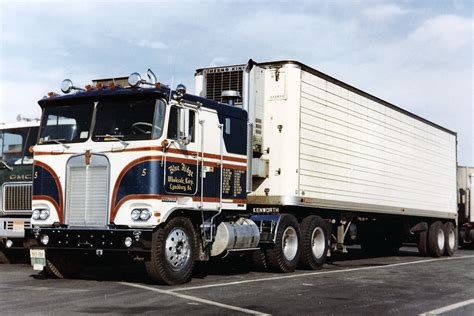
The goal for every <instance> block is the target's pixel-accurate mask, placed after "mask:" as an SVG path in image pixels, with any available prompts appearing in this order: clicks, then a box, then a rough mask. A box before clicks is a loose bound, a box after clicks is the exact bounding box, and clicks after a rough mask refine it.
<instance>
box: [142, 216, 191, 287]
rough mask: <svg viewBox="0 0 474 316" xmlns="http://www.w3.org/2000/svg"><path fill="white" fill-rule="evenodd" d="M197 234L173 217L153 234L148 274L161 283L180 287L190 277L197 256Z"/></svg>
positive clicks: (182, 218) (146, 263) (188, 221)
mask: <svg viewBox="0 0 474 316" xmlns="http://www.w3.org/2000/svg"><path fill="white" fill-rule="evenodd" d="M196 239H197V238H196V234H195V231H194V228H193V225H192V223H191V221H190V220H189V219H187V218H185V217H176V218H173V219H172V220H171V221H170V222H169V223H168V224H166V225H165V227H164V228H158V229H157V230H156V231H155V232H153V235H152V241H151V256H150V260H148V261H147V262H145V268H146V270H147V272H148V275H149V276H150V277H151V278H152V279H153V280H154V281H156V282H158V283H160V284H167V285H172V284H182V283H185V282H187V281H189V279H190V278H191V273H192V271H193V267H194V259H195V258H194V256H195V253H196V245H197V240H196Z"/></svg>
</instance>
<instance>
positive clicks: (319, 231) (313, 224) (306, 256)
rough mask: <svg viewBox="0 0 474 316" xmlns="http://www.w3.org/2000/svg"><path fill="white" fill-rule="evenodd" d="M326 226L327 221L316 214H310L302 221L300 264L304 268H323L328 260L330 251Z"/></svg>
mask: <svg viewBox="0 0 474 316" xmlns="http://www.w3.org/2000/svg"><path fill="white" fill-rule="evenodd" d="M326 226H327V225H326V222H325V221H324V220H323V219H322V218H321V217H319V216H316V215H312V216H308V217H306V218H305V219H304V220H303V221H302V222H301V241H302V242H301V256H300V264H301V266H302V267H303V268H306V269H311V270H317V269H321V267H322V266H323V265H324V263H325V262H326V256H327V252H328V236H327V227H326ZM314 247H316V248H314Z"/></svg>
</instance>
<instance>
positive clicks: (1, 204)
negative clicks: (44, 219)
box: [0, 120, 39, 262]
mask: <svg viewBox="0 0 474 316" xmlns="http://www.w3.org/2000/svg"><path fill="white" fill-rule="evenodd" d="M38 126H39V122H37V121H34V120H33V121H24V120H20V121H18V122H14V123H8V124H1V125H0V187H1V190H0V261H2V262H9V261H15V260H17V259H20V256H22V255H23V252H24V250H25V248H24V247H23V238H24V233H25V231H24V229H25V227H29V226H30V217H31V187H32V178H31V175H32V169H33V153H32V152H31V151H30V147H31V146H33V145H34V144H35V142H36V137H37V136H38ZM23 257H27V256H26V253H25V255H23Z"/></svg>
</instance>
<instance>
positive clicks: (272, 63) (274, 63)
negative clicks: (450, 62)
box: [249, 60, 457, 136]
mask: <svg viewBox="0 0 474 316" xmlns="http://www.w3.org/2000/svg"><path fill="white" fill-rule="evenodd" d="M249 63H250V64H253V65H257V66H263V67H266V66H282V65H285V64H295V65H298V66H299V67H301V69H302V70H304V71H306V72H309V73H311V74H313V75H315V76H318V77H320V78H322V79H324V80H327V81H329V82H331V83H333V84H336V85H338V86H340V87H343V88H345V89H347V90H350V91H352V92H354V93H357V94H359V95H361V96H364V97H366V98H368V99H370V100H372V101H375V102H378V103H381V104H383V105H385V106H387V107H389V108H391V109H393V110H396V111H398V112H401V113H403V114H406V115H408V116H410V117H413V118H414V119H417V120H419V121H422V122H424V123H426V124H429V125H431V126H433V127H436V128H438V129H440V130H442V131H444V132H447V133H449V134H452V135H455V136H457V133H456V132H454V131H451V130H449V129H447V128H445V127H443V126H441V125H438V124H436V123H434V122H432V121H430V120H427V119H425V118H422V117H421V116H418V115H416V114H414V113H412V112H409V111H407V110H405V109H402V108H401V107H398V106H396V105H394V104H392V103H390V102H387V101H385V100H383V99H380V98H378V97H376V96H374V95H372V94H370V93H367V92H365V91H362V90H360V89H358V88H356V87H354V86H351V85H350V84H347V83H345V82H343V81H340V80H338V79H336V78H334V77H331V76H329V75H327V74H325V73H322V72H321V71H319V70H316V69H314V68H311V67H309V66H308V65H305V64H303V63H301V62H299V61H295V60H279V61H270V62H263V63H256V62H254V61H253V60H249Z"/></svg>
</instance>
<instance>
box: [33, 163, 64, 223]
mask: <svg viewBox="0 0 474 316" xmlns="http://www.w3.org/2000/svg"><path fill="white" fill-rule="evenodd" d="M33 165H36V166H40V167H42V168H44V169H46V170H47V171H48V172H49V173H50V174H51V176H52V177H53V179H54V182H55V183H56V187H57V189H58V193H59V205H57V204H56V205H57V207H58V208H57V211H58V217H59V223H60V224H64V222H63V221H64V209H63V188H62V186H61V181H59V177H58V175H57V174H56V172H54V170H53V169H52V168H51V167H50V166H48V165H47V164H45V163H43V162H41V161H37V160H34V161H33ZM55 203H56V202H55Z"/></svg>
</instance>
